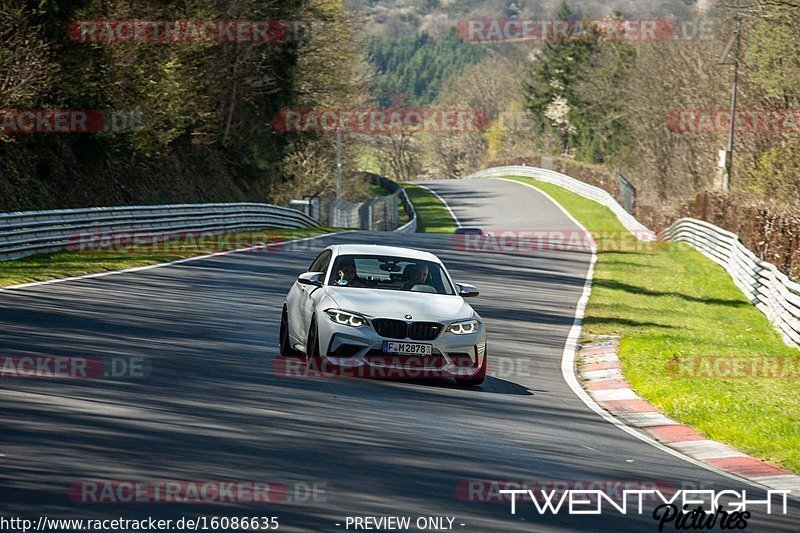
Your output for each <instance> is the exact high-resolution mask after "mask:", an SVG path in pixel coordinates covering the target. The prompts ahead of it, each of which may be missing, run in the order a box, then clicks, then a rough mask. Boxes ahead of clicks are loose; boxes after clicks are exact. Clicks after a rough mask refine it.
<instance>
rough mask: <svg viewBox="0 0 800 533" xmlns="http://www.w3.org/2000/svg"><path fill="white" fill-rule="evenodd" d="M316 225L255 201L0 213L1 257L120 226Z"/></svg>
mask: <svg viewBox="0 0 800 533" xmlns="http://www.w3.org/2000/svg"><path fill="white" fill-rule="evenodd" d="M309 226H313V227H317V226H319V223H318V222H317V221H316V220H314V219H313V218H311V217H309V216H307V215H305V214H303V213H301V212H299V211H296V210H294V209H289V208H287V207H279V206H275V205H270V204H259V203H224V204H221V203H217V204H179V205H155V206H125V207H94V208H85V209H58V210H51V211H23V212H18V213H2V214H0V261H6V260H9V259H17V258H20V257H25V256H27V255H32V254H36V253H45V252H54V251H57V250H62V249H64V248H66V247H67V246H69V245H71V244H74V243H75V242H76V241H80V239H81V237H86V236H93V235H109V234H118V233H121V232H129V233H134V234H135V235H136V237H140V238H149V239H154V240H167V239H170V238H171V237H175V236H179V235H181V234H186V233H201V234H214V233H220V232H224V231H231V230H247V229H258V228H264V227H276V228H301V227H309Z"/></svg>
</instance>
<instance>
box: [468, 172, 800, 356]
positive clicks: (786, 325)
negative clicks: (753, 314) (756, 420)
mask: <svg viewBox="0 0 800 533" xmlns="http://www.w3.org/2000/svg"><path fill="white" fill-rule="evenodd" d="M509 176H526V177H531V178H535V179H537V180H541V181H544V182H546V183H552V184H554V185H558V186H560V187H564V188H565V189H567V190H569V191H572V192H574V193H576V194H579V195H581V196H583V197H584V198H588V199H590V200H594V201H595V202H598V203H600V204H602V205H604V206H606V207H608V208H609V209H610V210H611V211H612V212H613V213H614V215H616V217H617V218H618V219H619V221H620V222H621V223H622V224H623V225H624V226H625V227H626V228H627V229H628V230H629V231H630V232H631V233H632V234H633V235H634V236H636V237H637V238H639V239H640V240H648V241H650V240H655V239H659V240H670V241H674V242H684V243H686V244H688V245H690V246H692V247H693V248H695V249H696V250H697V251H699V252H700V253H701V254H703V255H705V256H706V257H708V258H709V259H711V260H712V261H714V262H715V263H717V264H718V265H720V266H722V268H724V269H725V270H726V271H727V272H728V273H729V274H730V276H731V278H733V282H734V283H735V284H736V286H737V287H739V289H740V290H741V291H742V292H743V293H744V295H745V296H746V297H747V298H748V299H749V300H750V302H751V303H753V305H755V306H756V307H757V308H758V309H759V310H760V311H761V312H762V313H764V315H766V317H767V319H769V321H770V322H771V323H772V324H773V325H774V326H775V329H776V330H778V332H779V333H780V334H781V336H782V337H783V340H784V342H786V343H787V344H788V345H790V346H796V347H800V283H796V282H794V281H792V280H791V279H789V277H788V276H787V275H786V274H784V273H783V272H781V271H780V270H778V268H777V267H776V266H775V265H773V264H772V263H769V262H767V261H764V260H763V259H760V258H759V257H758V256H757V255H756V254H754V253H753V252H752V251H750V250H748V249H747V248H746V247H745V246H744V244H742V241H741V240H740V239H739V236H738V235H736V234H735V233H731V232H730V231H727V230H724V229H722V228H719V227H717V226H715V225H713V224H709V223H708V222H704V221H702V220H696V219H693V218H682V219H680V220H678V221H676V222H675V223H674V224H673V225H672V226H670V228H669V229H667V230H665V231H663V232H662V233H660V234H659V235H656V234H655V233H653V232H652V231H650V230H648V229H647V228H646V227H645V226H644V225H643V224H642V223H641V222H639V221H638V220H636V218H634V217H633V215H631V214H630V213H628V212H627V211H625V209H623V208H622V206H621V205H620V204H619V203H617V201H616V200H615V199H614V197H613V196H611V194H610V193H608V192H607V191H605V190H603V189H600V188H599V187H595V186H593V185H589V184H587V183H584V182H582V181H580V180H576V179H575V178H572V177H570V176H567V175H565V174H561V173H559V172H554V171H552V170H545V169H541V168H535V167H522V166H508V167H496V168H491V169H487V170H482V171H480V172H476V173H475V174H472V175H470V176H467V178H491V177H509Z"/></svg>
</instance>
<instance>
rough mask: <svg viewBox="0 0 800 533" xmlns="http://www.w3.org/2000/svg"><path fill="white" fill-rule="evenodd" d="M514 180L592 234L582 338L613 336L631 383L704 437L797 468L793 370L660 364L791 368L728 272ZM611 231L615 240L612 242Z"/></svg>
mask: <svg viewBox="0 0 800 533" xmlns="http://www.w3.org/2000/svg"><path fill="white" fill-rule="evenodd" d="M514 179H517V180H519V181H522V182H525V183H531V184H533V185H535V186H536V187H538V188H540V189H541V190H543V191H545V192H547V193H548V194H549V195H550V196H552V197H553V198H554V199H555V200H556V201H557V202H559V203H560V204H561V205H562V206H564V207H565V208H566V209H567V210H568V211H570V213H572V215H573V216H574V217H575V218H577V219H578V220H580V221H581V223H582V224H583V225H584V226H586V228H587V229H589V230H590V231H591V232H592V233H593V235H594V236H595V239H596V241H597V244H598V260H597V265H596V270H595V277H594V286H593V289H592V295H591V298H590V301H589V305H588V307H587V310H586V319H585V322H584V324H585V325H584V334H585V335H589V334H601V335H620V336H621V337H622V341H621V347H620V358H621V360H622V364H623V372H624V374H625V377H626V378H627V379H628V381H629V382H630V384H631V386H632V387H633V389H634V390H635V391H636V392H637V393H638V394H639V395H640V396H642V397H644V398H646V399H648V400H649V401H650V402H652V403H653V404H654V405H656V406H657V407H658V408H659V409H661V410H662V411H663V412H665V413H666V414H667V415H668V416H670V417H672V418H674V419H676V420H678V421H680V422H682V423H685V424H689V425H691V426H694V427H695V428H697V429H698V430H700V431H701V432H703V433H704V434H705V435H707V436H708V437H709V438H711V439H714V440H719V441H723V442H726V443H728V444H730V445H732V446H735V447H736V448H739V449H741V450H742V451H745V452H747V453H749V454H751V455H754V456H757V457H760V458H762V459H764V460H767V461H769V462H771V463H774V464H777V465H779V466H782V467H784V468H788V469H791V470H793V471H795V472H800V381H798V379H799V378H798V376H797V375H796V374H795V376H794V378H793V379H775V378H761V379H755V378H748V379H719V378H713V379H709V378H691V379H688V378H678V377H676V376H675V375H674V373H673V372H671V371H670V365H674V364H675V363H680V362H687V361H691V360H692V358H694V357H698V356H715V357H720V358H732V357H736V356H750V357H763V356H767V357H768V356H788V357H790V358H791V359H790V360H791V361H793V362H794V367H795V368H798V366H797V365H798V364H800V353H798V351H797V350H793V349H791V348H787V347H786V346H785V345H784V344H783V342H782V341H781V339H780V337H779V335H778V334H777V333H776V332H775V330H774V329H773V328H772V325H771V324H770V323H769V322H768V321H767V319H766V317H765V316H764V315H763V314H761V312H760V311H758V310H757V309H756V308H755V307H754V306H753V305H751V304H750V302H749V301H748V300H747V299H746V298H745V297H744V296H743V295H742V293H741V292H740V291H739V289H738V288H737V287H736V286H735V285H734V284H733V281H732V280H731V278H730V276H729V275H728V274H727V273H726V272H725V271H724V270H723V269H722V268H720V267H719V266H717V265H716V264H715V263H713V262H711V261H710V260H708V259H706V258H705V257H704V256H702V255H701V254H700V253H698V252H697V251H695V250H694V249H692V248H690V247H689V246H687V245H684V244H675V243H670V244H669V245H666V244H665V243H661V245H660V246H659V245H656V246H644V245H641V244H638V243H637V241H636V240H635V239H634V238H633V237H632V236H631V235H630V234H629V233H627V232H626V231H625V229H624V228H623V226H622V225H621V224H620V223H619V221H618V220H617V218H616V217H615V216H614V215H613V214H612V213H611V211H610V210H608V209H607V208H605V207H603V206H601V205H599V204H597V203H595V202H592V201H591V200H587V199H585V198H582V197H580V196H578V195H576V194H573V193H571V192H569V191H566V190H565V189H562V188H560V187H557V186H554V185H550V184H546V183H541V182H538V181H536V180H532V179H529V178H514ZM604 232H610V233H606V234H605V236H604V235H603V234H604ZM619 235H624V236H625V237H624V239H625V242H624V246H622V247H621V246H620V245H619V237H618V236H619ZM609 237H612V238H611V239H609ZM613 237H616V239H614V238H613ZM673 368H674V367H673Z"/></svg>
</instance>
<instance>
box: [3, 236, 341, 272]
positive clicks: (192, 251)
mask: <svg viewBox="0 0 800 533" xmlns="http://www.w3.org/2000/svg"><path fill="white" fill-rule="evenodd" d="M331 231H338V230H336V229H332V228H299V229H277V228H265V229H261V230H255V231H243V232H240V233H239V234H238V235H239V237H238V242H240V243H243V244H242V246H235V247H246V246H247V245H248V243H250V242H252V243H253V244H256V243H258V242H280V241H286V240H291V239H298V238H302V237H311V236H313V235H319V234H321V233H328V232H331ZM231 235H235V234H231ZM224 237H225V235H222V236H220V239H222V240H221V241H218V240H217V239H216V237H215V238H214V239H211V240H210V241H204V242H197V241H194V242H193V241H191V240H184V241H183V242H178V241H170V242H168V243H160V244H158V245H157V247H155V248H153V247H147V246H137V247H135V248H133V247H131V248H126V249H117V250H99V251H85V252H83V251H63V252H55V253H51V254H38V255H32V256H29V257H24V258H22V259H16V260H13V261H4V262H0V287H7V286H9V285H17V284H20V283H30V282H33V281H47V280H51V279H60V278H68V277H72V276H82V275H85V274H95V273H97V272H107V271H111V270H124V269H126V268H133V267H139V266H147V265H154V264H157V263H164V262H167V261H175V260H176V259H183V258H187V257H194V256H198V255H206V254H210V253H215V252H219V251H224V250H226V249H231V248H232V247H234V246H232V245H227V247H226V245H225V244H224V243H225V241H224ZM218 242H222V245H219V244H217V243H218ZM233 242H237V241H233V239H232V243H233Z"/></svg>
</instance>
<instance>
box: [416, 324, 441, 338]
mask: <svg viewBox="0 0 800 533" xmlns="http://www.w3.org/2000/svg"><path fill="white" fill-rule="evenodd" d="M443 329H444V326H443V325H441V324H437V323H435V322H412V323H411V325H410V326H409V327H408V338H409V339H414V340H415V341H432V340H433V339H435V338H436V337H438V336H439V333H441V332H442V330H443Z"/></svg>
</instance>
